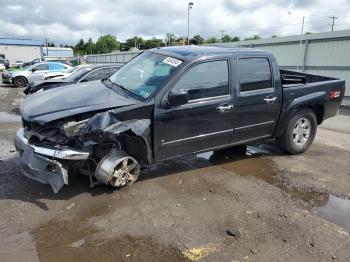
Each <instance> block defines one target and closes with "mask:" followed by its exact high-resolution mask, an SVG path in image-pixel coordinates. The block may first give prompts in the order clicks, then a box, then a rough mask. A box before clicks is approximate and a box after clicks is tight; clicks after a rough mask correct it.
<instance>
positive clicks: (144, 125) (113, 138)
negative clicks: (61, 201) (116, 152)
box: [77, 110, 153, 164]
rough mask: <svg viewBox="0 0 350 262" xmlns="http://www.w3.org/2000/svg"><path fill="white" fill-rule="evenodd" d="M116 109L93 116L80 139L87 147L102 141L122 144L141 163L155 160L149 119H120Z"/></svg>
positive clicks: (80, 134) (81, 131)
mask: <svg viewBox="0 0 350 262" xmlns="http://www.w3.org/2000/svg"><path fill="white" fill-rule="evenodd" d="M116 115H117V113H116V112H115V111H114V110H110V111H107V112H103V113H99V114H96V115H94V116H93V117H91V118H90V119H89V120H88V121H87V122H86V123H85V125H83V126H82V127H81V128H80V130H79V132H78V134H77V135H78V137H79V140H80V141H81V142H82V143H83V145H84V146H85V147H87V146H91V145H96V144H100V143H112V144H118V145H120V144H121V145H122V146H123V147H124V148H123V149H124V150H125V151H127V153H128V154H129V155H131V156H134V157H135V158H136V159H137V160H139V161H140V162H141V164H151V163H152V162H153V158H152V150H151V146H150V145H151V135H150V124H151V121H150V120H149V119H133V120H126V121H120V120H119V119H118V118H117V116H116Z"/></svg>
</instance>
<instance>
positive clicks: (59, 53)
mask: <svg viewBox="0 0 350 262" xmlns="http://www.w3.org/2000/svg"><path fill="white" fill-rule="evenodd" d="M43 56H44V57H62V58H68V57H73V49H72V48H66V47H46V46H45V47H44V48H43Z"/></svg>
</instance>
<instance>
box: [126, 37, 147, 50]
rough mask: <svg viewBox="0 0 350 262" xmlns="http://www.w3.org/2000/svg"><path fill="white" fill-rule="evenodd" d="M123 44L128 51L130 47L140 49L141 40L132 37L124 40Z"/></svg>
mask: <svg viewBox="0 0 350 262" xmlns="http://www.w3.org/2000/svg"><path fill="white" fill-rule="evenodd" d="M125 44H126V46H127V47H128V50H129V49H130V48H132V47H136V48H139V49H141V46H142V45H143V39H142V38H141V37H138V36H134V37H133V38H129V39H126V42H125Z"/></svg>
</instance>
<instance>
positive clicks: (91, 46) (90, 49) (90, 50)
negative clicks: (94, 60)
mask: <svg viewBox="0 0 350 262" xmlns="http://www.w3.org/2000/svg"><path fill="white" fill-rule="evenodd" d="M84 51H85V53H86V54H95V53H96V44H95V43H94V41H92V39H91V38H89V40H88V41H87V42H86V43H85V45H84Z"/></svg>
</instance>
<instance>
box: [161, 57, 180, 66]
mask: <svg viewBox="0 0 350 262" xmlns="http://www.w3.org/2000/svg"><path fill="white" fill-rule="evenodd" d="M163 63H166V64H168V65H171V66H174V67H177V66H179V65H180V64H181V63H182V61H181V60H179V59H176V58H173V57H169V56H168V57H167V58H165V59H164V60H163Z"/></svg>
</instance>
